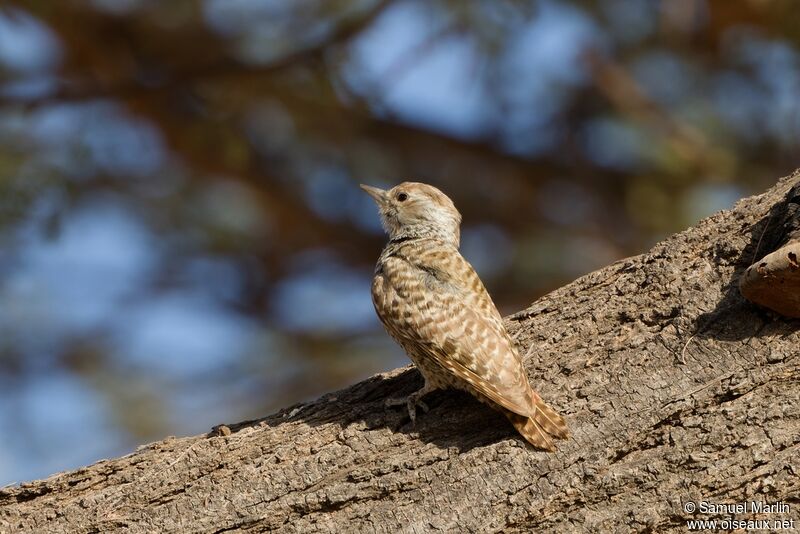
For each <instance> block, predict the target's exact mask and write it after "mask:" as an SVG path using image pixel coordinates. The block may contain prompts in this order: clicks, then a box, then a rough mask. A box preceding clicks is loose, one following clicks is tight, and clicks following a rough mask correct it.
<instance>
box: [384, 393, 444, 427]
mask: <svg viewBox="0 0 800 534" xmlns="http://www.w3.org/2000/svg"><path fill="white" fill-rule="evenodd" d="M434 389H436V388H429V387H428V386H427V385H426V386H424V387H422V388H421V389H418V390H417V391H415V392H414V393H412V394H411V395H409V396H408V397H400V398H394V399H386V406H387V407H394V406H405V407H406V409H407V410H408V417H410V418H411V423H412V424H414V423H416V421H417V407H420V408H422V411H423V412H425V413H427V412H428V410H429V409H430V408H428V405H427V404H425V403H424V402H422V397H424V396H425V395H427V394H428V393H430V392H431V391H433V390H434Z"/></svg>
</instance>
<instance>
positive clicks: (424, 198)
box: [361, 182, 461, 248]
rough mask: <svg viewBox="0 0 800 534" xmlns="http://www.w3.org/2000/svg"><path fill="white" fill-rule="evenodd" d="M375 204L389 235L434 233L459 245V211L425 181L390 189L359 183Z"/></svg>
mask: <svg viewBox="0 0 800 534" xmlns="http://www.w3.org/2000/svg"><path fill="white" fill-rule="evenodd" d="M361 189H363V190H364V191H366V192H367V193H368V194H369V195H370V196H371V197H372V198H373V199H374V200H375V203H376V204H377V205H378V210H379V211H380V214H381V222H382V223H383V227H384V228H385V229H386V232H387V233H388V234H389V238H390V239H397V238H404V237H408V238H414V237H435V238H438V239H442V240H443V241H446V242H448V243H451V244H452V245H453V246H455V247H456V248H458V243H459V239H460V229H459V227H460V225H461V214H460V213H459V212H458V210H457V209H456V207H455V205H453V201H452V200H450V199H449V198H448V197H447V195H445V194H444V193H442V192H441V191H439V190H438V189H436V188H435V187H433V186H432V185H428V184H421V183H418V182H403V183H402V184H400V185H397V186H395V187H393V188H391V189H389V190H383V189H378V188H377V187H371V186H368V185H362V186H361Z"/></svg>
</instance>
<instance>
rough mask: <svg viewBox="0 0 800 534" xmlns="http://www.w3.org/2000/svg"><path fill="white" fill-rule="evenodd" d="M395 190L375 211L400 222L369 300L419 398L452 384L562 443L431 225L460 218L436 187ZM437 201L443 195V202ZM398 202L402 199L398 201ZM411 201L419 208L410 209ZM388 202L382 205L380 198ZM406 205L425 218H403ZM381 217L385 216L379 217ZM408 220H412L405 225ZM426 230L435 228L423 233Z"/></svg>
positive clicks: (460, 262) (547, 445)
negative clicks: (415, 381) (417, 377)
mask: <svg viewBox="0 0 800 534" xmlns="http://www.w3.org/2000/svg"><path fill="white" fill-rule="evenodd" d="M398 191H400V192H404V193H405V194H406V195H407V196H408V197H409V198H408V199H407V200H404V201H403V203H402V204H401V203H400V202H398V201H397V200H395V203H394V205H391V206H388V207H387V206H381V207H382V215H384V210H386V211H387V212H390V210H392V209H393V210H398V211H401V213H399V214H398V217H400V218H403V217H405V219H403V222H405V223H406V225H408V224H411V225H412V226H414V227H413V229H412V230H413V231H412V232H405V233H404V232H403V226H404V225H403V224H400V225H395V226H392V223H393V222H394V221H388V222H387V221H384V224H385V225H386V226H387V227H388V228H389V229H390V235H391V234H392V230H391V229H393V228H394V229H397V230H396V231H395V232H394V233H395V236H394V237H393V239H392V240H390V242H389V243H388V244H387V246H386V248H385V249H384V250H383V252H382V254H381V256H380V259H379V260H378V264H377V266H376V270H375V277H374V279H373V283H372V297H373V302H374V304H375V310H376V311H377V314H378V317H380V319H381V322H382V323H383V324H384V326H385V327H386V330H387V331H388V332H389V334H390V335H391V336H392V337H393V338H394V339H395V340H396V341H397V342H398V343H399V344H400V345H401V346H402V347H403V348H404V349H405V351H406V352H407V353H408V355H409V357H410V358H411V360H412V361H413V362H414V364H415V365H416V366H417V368H418V369H419V370H420V372H421V373H422V375H423V377H424V378H425V382H426V384H425V387H424V388H423V390H421V392H420V393H426V392H428V391H430V390H432V389H436V388H447V387H452V388H456V389H462V390H465V391H468V392H470V393H471V394H472V395H474V396H475V397H477V398H478V399H479V400H481V401H482V402H486V403H487V404H490V405H492V406H493V407H494V408H496V409H498V410H500V411H502V412H503V413H505V414H506V416H507V417H508V418H509V420H510V421H511V422H512V424H513V425H514V426H515V427H516V428H517V430H518V431H519V432H520V433H521V434H522V435H523V437H525V439H526V440H527V441H529V442H530V443H531V444H533V445H535V446H537V447H540V448H543V449H547V450H553V449H554V446H553V441H552V439H551V436H552V437H556V438H566V437H568V431H567V427H566V423H565V422H564V420H563V418H562V417H561V416H559V415H558V414H556V413H555V411H553V410H552V409H551V408H550V407H549V406H547V405H546V404H545V403H544V402H543V401H542V399H541V398H540V397H539V396H538V395H537V394H536V393H535V392H534V391H533V389H532V388H531V386H530V384H529V383H528V378H527V376H526V374H525V369H524V367H523V365H522V360H521V358H520V356H519V353H518V352H517V350H516V348H515V346H514V344H513V342H512V341H511V339H510V337H509V335H508V333H507V332H506V329H505V327H504V325H503V320H502V318H501V316H500V313H499V312H498V311H497V308H496V307H495V305H494V303H493V302H492V299H491V297H490V296H489V293H488V292H487V291H486V289H485V287H484V286H483V283H482V282H481V280H480V278H479V277H478V275H477V274H476V273H475V271H474V269H473V268H472V266H471V265H470V264H469V263H468V262H467V261H466V260H465V259H464V258H463V257H462V256H461V254H460V253H459V251H458V248H457V247H458V236H457V234H456V235H452V234H453V231H452V225H451V227H450V228H449V230H450V232H449V234H450V235H447V234H444V233H443V232H441V228H440V227H438V226H437V225H436V222H437V221H439V220H441V221H445V222H447V221H449V220H450V219H448V218H447V214H446V213H445V214H442V215H441V217H440V216H439V215H440V214H436V213H434V214H432V215H431V216H430V219H431V220H430V221H429V220H426V219H424V218H425V217H427V216H428V215H427V213H426V211H425V210H426V209H427V210H428V211H431V210H433V211H435V210H438V209H441V210H444V211H447V210H452V212H454V214H452V213H451V214H450V216H451V217H452V219H453V220H455V221H456V224H455V225H456V227H457V225H458V222H460V215H458V212H457V211H456V210H455V207H454V206H453V205H452V202H450V200H449V199H448V198H447V197H446V196H444V194H443V193H441V192H440V191H439V190H438V189H435V188H433V187H431V186H427V185H425V184H413V183H412V184H409V183H405V184H401V185H399V186H397V187H396V188H394V189H392V190H391V191H389V192H387V193H386V194H387V196H388V197H389V199H390V200H391V199H396V197H397V195H398V194H399V193H398ZM442 197H443V198H442ZM401 198H402V197H401ZM414 201H417V202H419V203H421V204H422V206H416V207H415V206H414V205H412V204H410V203H411V202H414ZM387 202H388V201H387ZM407 206H410V210H413V209H417V211H418V212H420V213H422V214H423V215H420V217H422V218H423V219H424V220H422V222H421V223H420V224H416V221H417V218H414V217H412V216H410V215H408V216H406V215H407V214H405V213H402V210H403V209H405V208H406V207H407ZM384 216H385V215H384ZM408 221H411V223H409V222H408ZM426 226H434V227H433V228H429V229H428V228H426ZM415 400H416V398H415Z"/></svg>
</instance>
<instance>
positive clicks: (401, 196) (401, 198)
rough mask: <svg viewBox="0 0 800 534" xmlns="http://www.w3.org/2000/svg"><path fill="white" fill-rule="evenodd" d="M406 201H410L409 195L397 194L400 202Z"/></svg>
mask: <svg viewBox="0 0 800 534" xmlns="http://www.w3.org/2000/svg"><path fill="white" fill-rule="evenodd" d="M406 200H408V193H397V201H398V202H405V201H406Z"/></svg>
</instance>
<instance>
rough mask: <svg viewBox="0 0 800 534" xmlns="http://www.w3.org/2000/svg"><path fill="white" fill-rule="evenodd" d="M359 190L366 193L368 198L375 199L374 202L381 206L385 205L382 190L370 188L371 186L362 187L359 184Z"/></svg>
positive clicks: (384, 195)
mask: <svg viewBox="0 0 800 534" xmlns="http://www.w3.org/2000/svg"><path fill="white" fill-rule="evenodd" d="M359 187H360V188H361V189H363V190H364V191H366V192H367V194H368V195H369V196H371V197H372V198H373V199H375V202H376V203H377V204H378V205H379V206H382V205H383V204H385V203H386V191H385V190H383V189H378V188H377V187H372V186H371V185H364V184H361V185H360V186H359Z"/></svg>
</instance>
